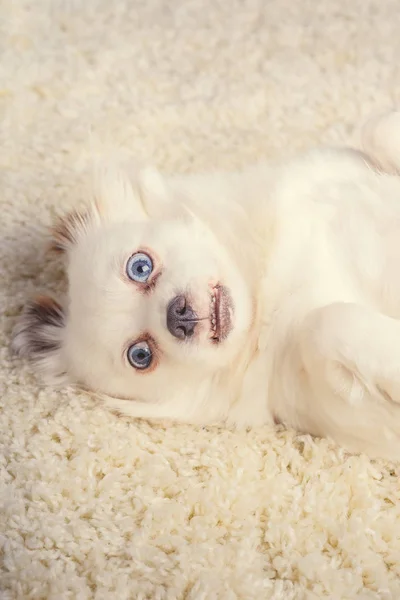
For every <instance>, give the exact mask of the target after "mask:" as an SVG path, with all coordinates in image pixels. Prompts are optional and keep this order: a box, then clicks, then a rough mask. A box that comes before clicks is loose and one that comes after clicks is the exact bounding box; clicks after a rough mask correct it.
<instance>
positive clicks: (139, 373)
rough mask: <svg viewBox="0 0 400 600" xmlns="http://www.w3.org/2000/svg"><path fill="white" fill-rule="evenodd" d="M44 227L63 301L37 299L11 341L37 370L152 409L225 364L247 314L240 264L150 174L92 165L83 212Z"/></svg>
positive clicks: (236, 351) (201, 384)
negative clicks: (63, 266)
mask: <svg viewBox="0 0 400 600" xmlns="http://www.w3.org/2000/svg"><path fill="white" fill-rule="evenodd" d="M206 200H207V199H205V201H206ZM220 218H222V215H218V214H217V215H215V219H216V220H218V219H220ZM53 233H54V241H53V247H54V249H55V250H57V251H59V252H62V253H65V255H66V258H67V274H68V283H69V292H68V299H67V302H66V305H65V308H62V307H61V306H60V305H58V304H57V303H56V302H55V301H54V300H52V299H50V298H48V297H41V298H39V299H37V301H36V302H33V303H31V304H30V305H29V306H28V307H27V309H26V310H25V313H24V315H23V317H22V319H21V321H20V323H19V324H18V326H17V330H16V335H15V338H14V347H15V348H16V349H17V350H19V352H20V353H21V354H22V355H26V356H29V358H31V359H34V360H36V361H37V364H38V365H39V366H40V367H41V368H42V370H43V371H45V372H46V373H47V374H48V375H50V376H52V377H55V378H61V379H63V380H66V381H72V382H79V383H80V384H82V385H83V386H84V387H86V388H88V389H91V390H94V391H97V392H100V393H102V394H107V395H109V396H112V397H117V398H123V399H128V400H135V401H139V402H141V403H153V404H157V405H160V403H163V402H164V401H165V399H168V401H169V402H170V400H171V398H172V397H173V396H174V395H175V396H177V395H179V396H180V397H183V396H185V398H186V402H187V403H188V404H189V405H190V402H191V400H193V402H194V401H195V397H197V395H198V394H199V390H200V389H205V387H207V385H206V382H210V381H211V380H212V379H213V378H215V377H219V375H220V374H221V373H223V372H224V371H226V370H227V369H228V370H229V371H230V372H231V373H232V372H234V371H235V361H240V360H242V358H243V354H244V353H245V352H246V346H247V344H248V331H249V328H250V325H251V321H252V314H253V306H252V298H251V293H250V289H249V285H248V281H247V277H246V272H244V271H243V268H241V267H239V265H238V264H237V262H236V261H235V259H234V257H233V256H234V253H233V252H230V249H229V248H227V247H226V244H224V243H221V241H219V240H218V239H217V237H216V235H215V233H214V232H213V231H212V228H211V227H210V226H209V225H206V224H205V223H204V221H203V220H201V219H198V218H197V217H196V216H194V215H193V214H192V213H191V212H190V211H189V210H188V208H187V205H186V203H185V198H184V197H176V194H175V193H174V192H173V191H171V190H169V189H167V187H166V184H165V183H164V181H163V179H162V178H161V176H160V175H159V174H158V173H156V172H155V171H153V170H150V169H144V170H141V171H139V173H136V175H135V177H134V178H132V177H131V176H130V175H129V176H128V175H127V174H126V172H125V171H123V170H115V169H112V170H111V169H110V170H103V171H102V173H101V175H100V176H99V177H98V179H97V185H96V190H95V194H94V201H93V203H92V204H91V206H89V208H88V210H87V212H85V213H73V214H70V215H68V216H67V217H66V218H64V219H63V220H61V221H60V223H59V224H58V226H57V227H56V228H55V230H54V232H53ZM204 393H205V392H204ZM189 412H190V410H189ZM144 413H145V414H146V412H145V411H144ZM171 417H175V415H171Z"/></svg>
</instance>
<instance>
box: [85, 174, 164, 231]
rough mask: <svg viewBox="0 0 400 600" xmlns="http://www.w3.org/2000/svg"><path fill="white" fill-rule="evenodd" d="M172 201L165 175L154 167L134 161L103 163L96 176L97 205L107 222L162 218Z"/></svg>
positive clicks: (98, 210) (98, 211)
mask: <svg viewBox="0 0 400 600" xmlns="http://www.w3.org/2000/svg"><path fill="white" fill-rule="evenodd" d="M170 204H171V200H170V195H169V192H168V189H167V185H166V183H165V181H164V179H163V177H162V175H161V174H160V173H159V172H158V171H157V170H156V169H154V168H152V167H142V168H138V167H137V166H136V165H133V164H132V163H125V164H119V165H110V164H108V165H105V166H104V165H103V166H101V167H98V168H97V169H96V172H95V178H94V205H95V210H96V212H97V214H98V216H99V218H100V219H101V220H104V221H113V222H116V221H125V220H127V219H128V220H130V221H145V220H147V219H154V218H162V217H164V216H166V215H167V214H168V212H169V207H170Z"/></svg>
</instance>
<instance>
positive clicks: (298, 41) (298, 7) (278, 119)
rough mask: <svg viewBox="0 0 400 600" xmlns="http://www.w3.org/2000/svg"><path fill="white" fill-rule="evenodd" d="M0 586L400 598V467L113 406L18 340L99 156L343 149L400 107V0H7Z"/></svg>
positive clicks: (224, 159)
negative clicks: (20, 347)
mask: <svg viewBox="0 0 400 600" xmlns="http://www.w3.org/2000/svg"><path fill="white" fill-rule="evenodd" d="M0 11H1V14H0V27H1V34H0V43H1V55H0V114H1V118H0V177H1V186H0V201H1V213H0V215H1V216H0V231H1V233H0V252H1V258H0V274H1V284H0V286H1V289H0V294H1V297H0V307H1V338H0V343H1V369H0V394H1V421H0V443H1V451H0V468H1V471H0V559H1V575H0V598H1V599H2V600H10V599H12V600H14V599H34V600H39V599H40V600H42V599H43V600H64V599H65V600H67V599H73V600H75V599H76V600H86V599H91V598H93V599H96V600H108V599H112V600H124V599H132V600H133V599H137V600H145V599H149V600H153V599H154V600H164V599H165V600H167V599H168V600H183V599H187V600H213V599H223V600H234V599H243V600H253V599H254V600H264V599H269V598H272V599H276V600H278V599H279V600H280V599H282V600H290V599H318V598H332V599H334V600H341V599H355V598H357V599H363V600H367V599H368V600H370V599H371V600H372V599H399V598H400V498H399V496H400V483H399V474H400V466H399V465H395V464H391V465H389V464H387V463H383V462H371V461H369V460H368V459H367V458H365V457H354V456H353V457H352V456H348V455H346V454H345V453H344V452H343V451H342V450H341V449H339V448H337V447H335V446H333V445H332V444H329V443H328V442H326V441H320V440H313V439H311V438H309V437H307V436H296V435H295V434H293V432H287V431H271V430H270V429H267V428H265V429H262V430H260V431H256V432H252V433H249V434H234V433H232V432H229V431H224V430H221V431H218V432H215V431H208V430H196V429H193V428H191V427H187V426H168V427H164V428H163V427H160V426H151V425H150V424H148V423H135V422H128V421H124V420H122V419H118V418H116V417H114V416H112V415H110V414H109V413H108V412H107V411H105V410H103V409H101V408H99V407H97V406H96V405H95V403H94V402H93V401H92V400H91V399H90V398H87V397H84V396H78V395H75V394H73V393H72V392H69V391H68V390H66V391H65V392H62V393H56V392H54V391H51V390H48V389H45V388H44V387H42V385H41V382H40V380H38V379H37V378H36V376H35V373H33V372H32V370H31V369H30V367H29V366H28V365H24V364H20V363H19V362H18V361H15V360H14V359H13V358H12V357H11V356H10V353H9V340H10V332H11V330H12V327H13V325H14V323H15V319H16V317H17V314H18V313H19V311H20V309H21V306H22V305H23V303H24V302H25V300H26V299H27V298H29V297H30V296H31V295H32V294H33V293H34V292H36V291H37V290H42V291H44V290H50V291H57V290H58V289H59V288H60V287H61V286H62V285H63V284H62V272H61V268H60V266H59V264H58V263H57V261H56V260H55V259H53V258H51V257H49V256H47V255H46V253H45V239H44V238H45V233H46V227H47V226H48V224H49V223H50V222H51V219H52V217H53V215H54V213H56V212H58V211H60V210H62V209H63V208H67V207H69V206H71V205H73V204H75V203H77V202H79V201H80V200H81V197H80V192H79V189H80V187H79V186H80V183H81V180H82V179H83V173H84V172H85V168H86V166H87V165H88V161H89V157H90V152H91V151H92V150H93V149H96V148H98V147H100V145H101V144H103V145H104V146H107V144H112V143H115V142H116V143H118V144H121V145H124V146H129V147H130V148H131V149H133V151H134V152H135V153H136V154H137V155H138V157H140V158H141V159H143V160H145V161H146V160H147V161H150V162H153V163H155V164H157V165H158V166H159V167H161V168H163V169H165V170H167V171H173V170H179V171H192V170H195V169H203V168H209V167H215V166H218V167H227V168H231V167H236V166H239V165H243V164H245V163H248V162H252V161H255V160H257V159H259V158H260V157H269V156H276V155H282V154H283V155H284V154H285V153H288V152H292V151H294V150H297V149H299V148H302V147H305V146H307V145H309V144H313V143H319V142H323V141H324V142H326V141H328V142H334V143H336V142H342V141H344V142H347V141H349V140H351V139H352V138H353V136H354V128H353V126H354V125H356V124H358V123H359V122H360V120H362V119H363V118H364V117H365V116H367V115H368V114H369V113H370V112H371V111H376V110H380V109H384V108H387V107H390V106H393V105H394V104H396V103H400V83H399V82H400V79H399V64H400V34H399V32H400V5H399V2H398V0H116V1H115V2H113V1H112V0H36V1H34V0H32V1H29V0H2V1H1V4H0Z"/></svg>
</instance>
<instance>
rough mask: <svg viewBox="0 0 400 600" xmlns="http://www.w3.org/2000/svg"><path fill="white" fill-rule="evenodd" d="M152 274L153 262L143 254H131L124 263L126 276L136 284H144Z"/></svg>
mask: <svg viewBox="0 0 400 600" xmlns="http://www.w3.org/2000/svg"><path fill="white" fill-rule="evenodd" d="M152 272H153V261H152V260H151V258H150V256H148V255H147V254H145V253H144V252H137V253H136V254H133V255H132V256H131V257H130V259H129V260H128V262H127V263H126V274H127V275H128V277H129V279H131V280H132V281H136V282H137V283H146V281H147V280H148V278H149V277H150V275H151V274H152Z"/></svg>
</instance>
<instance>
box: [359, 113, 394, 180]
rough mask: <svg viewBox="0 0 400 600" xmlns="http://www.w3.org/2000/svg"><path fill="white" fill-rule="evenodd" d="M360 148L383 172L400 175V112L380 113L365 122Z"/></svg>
mask: <svg viewBox="0 0 400 600" xmlns="http://www.w3.org/2000/svg"><path fill="white" fill-rule="evenodd" d="M362 146H363V150H364V151H365V152H366V154H368V155H369V156H370V157H371V158H372V159H373V161H374V162H375V163H377V165H378V166H379V167H380V168H381V169H382V170H383V171H386V172H388V173H395V174H400V111H388V112H385V113H381V114H379V115H377V116H375V117H372V118H371V119H370V120H369V121H367V123H366V124H365V125H364V127H363V130H362Z"/></svg>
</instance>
